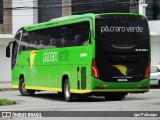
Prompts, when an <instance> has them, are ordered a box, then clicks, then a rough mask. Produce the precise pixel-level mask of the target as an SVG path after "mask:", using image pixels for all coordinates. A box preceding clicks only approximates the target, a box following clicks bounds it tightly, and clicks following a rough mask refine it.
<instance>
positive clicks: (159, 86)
mask: <svg viewBox="0 0 160 120" xmlns="http://www.w3.org/2000/svg"><path fill="white" fill-rule="evenodd" d="M158 88H159V89H160V80H159V82H158Z"/></svg>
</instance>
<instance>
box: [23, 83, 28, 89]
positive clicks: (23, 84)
mask: <svg viewBox="0 0 160 120" xmlns="http://www.w3.org/2000/svg"><path fill="white" fill-rule="evenodd" d="M22 90H23V91H27V90H26V89H25V84H24V83H23V84H22Z"/></svg>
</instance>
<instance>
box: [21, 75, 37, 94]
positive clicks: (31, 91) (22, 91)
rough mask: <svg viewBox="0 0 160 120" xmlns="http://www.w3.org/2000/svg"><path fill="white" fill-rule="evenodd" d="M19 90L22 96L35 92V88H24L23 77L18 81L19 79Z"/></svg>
mask: <svg viewBox="0 0 160 120" xmlns="http://www.w3.org/2000/svg"><path fill="white" fill-rule="evenodd" d="M19 91H20V93H21V94H22V95H23V96H32V95H34V93H35V90H28V89H25V81H24V78H21V79H20V81H19Z"/></svg>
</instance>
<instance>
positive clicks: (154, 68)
mask: <svg viewBox="0 0 160 120" xmlns="http://www.w3.org/2000/svg"><path fill="white" fill-rule="evenodd" d="M155 72H160V70H159V68H158V67H156V66H151V73H155Z"/></svg>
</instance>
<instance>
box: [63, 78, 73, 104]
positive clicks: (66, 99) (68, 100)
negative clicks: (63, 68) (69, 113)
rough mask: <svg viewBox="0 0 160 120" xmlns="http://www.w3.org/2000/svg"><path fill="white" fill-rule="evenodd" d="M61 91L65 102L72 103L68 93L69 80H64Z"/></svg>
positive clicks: (70, 95)
mask: <svg viewBox="0 0 160 120" xmlns="http://www.w3.org/2000/svg"><path fill="white" fill-rule="evenodd" d="M63 91H64V98H65V101H67V102H71V101H72V94H71V92H70V85H69V80H68V79H66V80H65V82H64V87H63Z"/></svg>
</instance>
